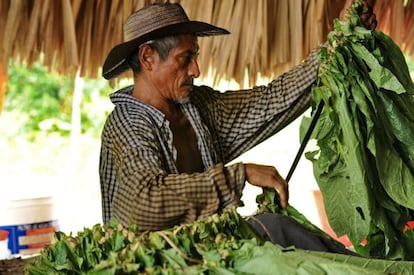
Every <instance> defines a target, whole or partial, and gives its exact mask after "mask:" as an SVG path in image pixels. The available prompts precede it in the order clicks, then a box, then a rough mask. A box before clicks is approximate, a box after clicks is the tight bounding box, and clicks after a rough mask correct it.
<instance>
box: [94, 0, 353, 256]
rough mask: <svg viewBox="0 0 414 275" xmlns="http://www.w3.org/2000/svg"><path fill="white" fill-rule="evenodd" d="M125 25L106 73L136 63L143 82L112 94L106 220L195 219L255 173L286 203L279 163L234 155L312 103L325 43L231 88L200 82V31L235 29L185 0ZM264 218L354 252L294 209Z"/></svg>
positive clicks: (254, 180)
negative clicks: (316, 230)
mask: <svg viewBox="0 0 414 275" xmlns="http://www.w3.org/2000/svg"><path fill="white" fill-rule="evenodd" d="M124 32H125V39H126V42H124V43H122V44H119V45H117V46H116V47H114V48H113V49H112V50H111V52H110V53H109V55H108V57H107V59H106V61H105V64H104V67H103V76H104V77H105V78H106V79H111V78H113V77H116V76H117V75H119V74H121V73H123V72H124V71H126V70H128V69H132V70H133V72H134V85H133V86H130V87H126V88H124V89H121V90H119V91H117V92H115V93H114V94H112V95H111V100H112V102H113V103H114V104H115V108H114V110H113V112H112V113H111V114H110V115H109V117H108V119H107V122H106V124H105V127H104V130H103V134H102V148H101V157H100V177H101V191H102V208H103V219H104V222H105V223H106V222H108V220H109V219H111V218H113V219H116V220H117V221H119V222H122V223H125V224H128V223H135V224H137V225H138V227H139V230H141V231H147V230H161V229H166V228H168V227H171V226H173V225H176V224H180V223H189V222H193V221H195V220H196V219H198V218H200V217H204V216H209V215H212V214H214V213H218V212H220V211H221V210H222V209H224V208H226V207H231V206H234V205H238V204H239V202H240V197H241V195H242V190H243V187H244V185H245V182H246V181H247V182H248V183H250V184H252V185H255V186H259V187H269V188H275V189H276V190H277V191H278V192H279V194H280V201H281V206H282V207H285V206H286V205H287V203H288V184H287V182H286V181H285V180H284V179H283V178H282V177H281V176H280V175H279V173H278V171H277V170H276V168H274V167H271V166H265V165H257V164H252V163H236V164H232V165H226V163H228V162H229V161H231V160H233V159H234V158H236V157H238V156H239V155H241V154H242V153H244V152H245V151H247V150H248V149H250V148H252V147H253V146H255V145H257V144H258V143H260V142H262V141H263V140H265V139H266V138H268V137H270V136H272V135H273V134H275V133H276V132H278V131H279V130H280V129H282V128H283V127H285V126H286V125H287V124H288V123H290V122H291V121H293V120H294V119H295V118H297V117H298V116H299V115H300V114H302V113H303V112H304V111H305V110H306V109H307V108H308V107H309V104H310V87H311V85H312V84H313V83H314V81H315V80H316V77H317V59H316V56H317V53H318V51H317V50H315V51H313V52H312V53H311V54H310V55H309V57H308V58H307V59H305V60H304V61H303V62H302V63H301V64H300V65H298V66H297V67H296V68H294V69H293V70H292V71H290V72H288V73H285V74H283V75H282V76H280V77H279V78H277V79H275V80H274V81H272V82H271V83H269V84H268V85H267V86H260V87H255V88H253V89H251V90H243V91H228V92H225V93H221V92H219V91H215V90H213V89H212V88H209V87H206V86H200V87H197V86H194V85H193V80H194V79H195V78H197V77H198V76H199V74H200V71H199V67H198V63H197V55H198V50H199V49H198V43H197V37H198V36H211V35H225V34H228V33H229V32H228V31H227V30H225V29H222V28H219V27H216V26H213V25H210V24H207V23H204V22H198V21H190V20H189V19H188V17H187V15H186V14H185V12H184V10H183V9H182V7H181V6H180V5H179V4H157V5H151V6H148V7H146V8H143V9H141V10H139V11H137V12H135V13H134V14H132V15H131V16H130V17H129V18H128V19H127V21H126V22H125V25H124ZM258 218H259V223H257V222H252V225H253V226H254V227H255V228H257V229H258V231H259V232H260V233H263V232H261V226H262V225H263V224H269V223H271V224H276V225H275V226H276V227H275V228H272V229H271V230H270V231H272V232H275V233H274V234H272V235H275V236H271V238H272V239H273V240H274V241H275V242H276V243H279V244H282V245H296V246H298V247H301V248H304V249H315V250H324V251H334V252H335V251H336V252H341V253H342V252H344V253H347V252H346V251H344V250H345V249H343V248H339V250H336V248H331V247H326V245H325V244H324V240H322V241H321V240H319V239H315V237H314V236H310V233H309V232H306V230H304V229H303V228H302V227H301V226H300V225H298V224H296V223H294V222H293V221H292V220H291V219H289V218H287V217H279V216H276V215H272V216H271V217H258ZM256 220H257V219H256ZM261 220H262V222H260V221H261ZM295 228H296V229H295ZM266 231H267V230H266ZM315 242H316V243H315Z"/></svg>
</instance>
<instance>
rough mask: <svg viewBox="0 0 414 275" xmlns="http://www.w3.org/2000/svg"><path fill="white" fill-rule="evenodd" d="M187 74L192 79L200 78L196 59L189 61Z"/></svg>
mask: <svg viewBox="0 0 414 275" xmlns="http://www.w3.org/2000/svg"><path fill="white" fill-rule="evenodd" d="M188 74H189V75H190V76H191V77H192V78H197V77H199V76H200V68H199V67H198V62H197V58H193V59H192V60H191V63H190V66H189V68H188Z"/></svg>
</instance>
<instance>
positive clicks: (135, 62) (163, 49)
mask: <svg viewBox="0 0 414 275" xmlns="http://www.w3.org/2000/svg"><path fill="white" fill-rule="evenodd" d="M179 42H180V38H179V37H178V36H166V37H163V38H160V39H156V40H151V41H148V42H145V43H144V44H147V45H149V46H150V47H151V48H153V49H154V50H155V51H156V52H157V53H158V55H159V56H160V58H161V60H162V61H165V60H167V57H168V53H169V52H170V50H171V49H173V48H175V47H177V46H178V44H179ZM144 44H141V45H144ZM138 49H139V48H138ZM127 63H128V65H129V67H130V68H131V69H132V71H133V72H134V74H137V73H139V72H140V71H141V63H140V62H139V59H138V51H135V52H134V53H133V54H131V55H130V56H129V57H128V58H127Z"/></svg>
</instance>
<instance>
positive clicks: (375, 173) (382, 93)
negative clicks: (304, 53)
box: [301, 1, 414, 260]
mask: <svg viewBox="0 0 414 275" xmlns="http://www.w3.org/2000/svg"><path fill="white" fill-rule="evenodd" d="M363 9H364V7H363V6H362V4H361V2H360V1H354V2H353V4H352V7H351V8H350V9H349V10H348V13H347V14H348V17H347V18H346V20H344V21H339V20H336V21H335V22H334V31H332V32H331V33H330V34H329V35H328V42H327V44H326V47H324V48H322V51H321V53H320V56H319V57H320V68H319V72H318V83H317V85H316V86H315V87H314V88H313V90H312V100H313V109H312V110H313V114H315V113H317V112H315V109H317V106H319V104H323V109H322V110H323V111H322V113H321V114H320V117H319V119H318V123H317V125H316V127H315V129H314V131H313V136H312V137H313V138H314V139H315V140H316V141H317V145H318V149H316V150H315V151H311V152H307V153H306V157H307V158H308V159H310V160H311V161H312V162H313V170H314V175H315V178H316V181H317V183H318V185H319V187H320V190H321V192H322V194H323V197H324V204H325V208H326V211H327V216H328V220H329V223H330V225H331V227H332V228H333V229H334V231H335V232H336V234H337V235H338V236H342V235H344V234H346V235H347V236H348V237H349V239H350V240H351V242H352V244H353V246H354V247H355V249H356V251H357V252H359V253H360V254H362V255H365V256H370V257H376V258H386V259H402V260H414V230H413V229H412V228H410V227H409V226H407V225H408V224H409V222H410V221H413V220H414V211H413V209H414V84H413V81H412V79H411V77H410V74H409V70H408V66H407V63H406V61H405V58H404V56H403V54H402V52H401V50H400V49H399V47H398V46H397V45H396V44H395V43H394V42H393V41H392V40H391V38H390V37H388V36H387V35H385V34H384V33H382V32H380V31H378V30H375V31H370V30H367V29H365V28H364V27H363V26H362V24H361V22H360V17H359V15H360V14H361V13H362V12H363ZM320 102H322V103H320ZM309 124H310V118H306V119H305V120H303V121H302V125H301V129H302V131H303V130H304V129H306V128H308V127H309V126H308V125H309Z"/></svg>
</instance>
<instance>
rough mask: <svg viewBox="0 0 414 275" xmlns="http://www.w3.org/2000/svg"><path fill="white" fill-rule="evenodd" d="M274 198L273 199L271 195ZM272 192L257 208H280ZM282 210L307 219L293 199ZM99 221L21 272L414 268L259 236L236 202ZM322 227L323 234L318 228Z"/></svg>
mask: <svg viewBox="0 0 414 275" xmlns="http://www.w3.org/2000/svg"><path fill="white" fill-rule="evenodd" d="M275 199H276V200H275ZM274 201H277V193H276V192H275V191H274V190H264V193H263V194H261V195H259V196H258V202H259V203H260V208H261V209H262V210H266V209H268V210H269V209H273V210H272V211H275V212H277V213H278V212H280V208H278V206H277V204H275V203H274ZM283 211H284V212H283V213H282V214H289V215H293V216H294V218H296V219H298V220H299V221H301V222H303V223H305V224H309V228H310V229H311V230H313V229H312V228H314V229H315V232H318V231H320V230H319V229H317V228H316V227H314V226H313V225H311V224H310V223H309V222H308V221H306V219H304V217H303V216H302V215H300V214H299V212H297V211H296V210H295V209H294V208H293V207H292V206H288V207H287V208H286V209H284V210H283ZM136 232H137V231H136V227H135V226H133V225H131V226H130V227H128V228H127V227H124V226H122V225H121V224H117V223H114V222H113V223H111V224H108V225H100V224H97V225H95V226H93V227H92V228H85V229H84V230H83V231H82V232H78V233H77V235H76V236H72V235H66V234H64V233H62V232H58V233H57V234H56V241H55V243H54V244H53V245H52V246H49V247H47V248H46V249H44V251H43V252H42V253H41V254H40V255H39V256H37V258H36V259H35V260H34V261H32V262H31V263H30V264H29V265H28V266H27V267H26V269H25V273H26V274H39V275H40V274H42V275H43V274H223V275H227V274H260V275H265V274H287V275H289V274H313V275H318V274H321V275H322V274H335V275H336V274H358V275H360V274H407V275H408V274H413V271H414V263H412V262H407V261H399V262H396V261H391V260H379V259H375V260H373V259H368V258H364V257H356V256H348V255H339V254H333V253H325V252H316V251H305V250H300V249H296V248H294V247H288V248H282V247H280V246H277V245H274V244H272V243H270V242H266V241H263V240H261V239H260V237H258V236H257V235H256V234H255V233H254V231H252V229H251V228H250V226H249V224H247V223H246V222H245V220H244V219H243V218H242V217H241V216H239V214H238V212H237V211H236V209H235V208H233V209H228V210H226V211H224V212H223V213H222V214H220V215H214V216H212V217H209V218H206V219H202V220H199V221H197V222H194V223H191V224H184V225H178V226H176V227H173V228H171V229H169V230H163V231H155V232H147V233H141V234H137V233H136ZM321 234H324V233H323V232H321Z"/></svg>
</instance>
